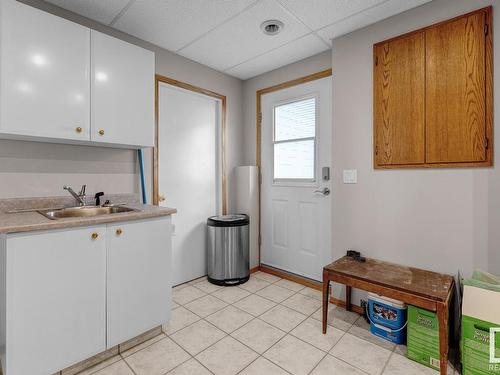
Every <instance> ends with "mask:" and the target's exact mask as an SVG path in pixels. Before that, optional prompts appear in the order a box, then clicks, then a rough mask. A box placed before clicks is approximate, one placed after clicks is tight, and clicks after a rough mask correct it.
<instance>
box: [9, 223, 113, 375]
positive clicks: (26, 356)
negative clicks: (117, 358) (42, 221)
mask: <svg viewBox="0 0 500 375" xmlns="http://www.w3.org/2000/svg"><path fill="white" fill-rule="evenodd" d="M105 234H106V227H105V226H104V225H101V226H95V227H85V228H78V229H64V230H55V231H42V232H30V233H26V234H12V235H7V238H6V242H5V249H4V250H3V252H2V259H3V260H4V262H5V263H3V264H4V267H5V269H6V279H5V293H6V304H5V306H6V314H5V315H6V347H5V348H3V349H4V350H5V352H3V353H2V358H3V359H4V360H5V363H4V364H3V366H4V370H5V374H6V375H27V374H29V375H47V374H52V373H54V372H56V371H58V370H61V369H63V368H65V367H68V366H70V365H72V364H74V363H76V362H79V361H81V360H84V359H86V358H88V357H91V356H93V355H95V354H97V353H99V352H101V351H103V350H105V347H106V345H105V342H106V332H105V323H106V322H105V316H106V307H105V303H106V300H105V298H106V295H105V290H106V285H105V282H106V269H105V264H106V263H105V257H106V249H105V244H106V241H105ZM0 247H1V246H0ZM2 351H3V350H2Z"/></svg>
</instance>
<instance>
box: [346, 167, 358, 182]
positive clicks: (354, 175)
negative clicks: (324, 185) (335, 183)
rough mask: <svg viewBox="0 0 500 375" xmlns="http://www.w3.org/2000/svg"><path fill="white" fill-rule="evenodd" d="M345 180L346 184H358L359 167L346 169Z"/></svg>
mask: <svg viewBox="0 0 500 375" xmlns="http://www.w3.org/2000/svg"><path fill="white" fill-rule="evenodd" d="M343 180H344V184H357V183H358V170H357V169H344V173H343Z"/></svg>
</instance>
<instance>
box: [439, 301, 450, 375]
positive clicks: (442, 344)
mask: <svg viewBox="0 0 500 375" xmlns="http://www.w3.org/2000/svg"><path fill="white" fill-rule="evenodd" d="M448 314H449V311H448V305H447V304H445V303H438V304H437V316H438V320H439V354H440V356H441V363H440V369H441V375H447V372H448Z"/></svg>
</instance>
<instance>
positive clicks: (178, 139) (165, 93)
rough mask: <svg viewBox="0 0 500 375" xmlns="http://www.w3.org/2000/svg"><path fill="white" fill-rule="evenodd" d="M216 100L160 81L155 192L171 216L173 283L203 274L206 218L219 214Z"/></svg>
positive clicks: (204, 271) (217, 109) (179, 282)
mask: <svg viewBox="0 0 500 375" xmlns="http://www.w3.org/2000/svg"><path fill="white" fill-rule="evenodd" d="M219 119H220V105H219V101H218V100H216V99H214V98H211V97H208V96H205V95H201V94H198V93H194V92H191V91H187V90H183V89H179V88H177V87H174V86H171V85H168V84H164V83H160V87H159V121H158V191H159V194H160V196H163V197H164V198H165V200H164V201H162V202H160V204H161V205H165V206H170V207H175V208H177V209H178V213H177V214H176V215H174V216H173V217H172V222H173V233H172V272H173V275H172V280H173V285H178V284H181V283H183V282H186V281H189V280H192V279H195V278H197V277H201V276H203V275H206V274H207V262H206V237H207V235H206V221H207V218H208V217H210V216H213V215H217V214H219V213H220V207H221V204H220V183H221V179H220V157H219V152H218V150H219V141H220V136H219V125H218V124H219Z"/></svg>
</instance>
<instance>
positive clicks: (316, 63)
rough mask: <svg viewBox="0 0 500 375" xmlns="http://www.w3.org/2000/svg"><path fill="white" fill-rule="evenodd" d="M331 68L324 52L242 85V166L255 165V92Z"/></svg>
mask: <svg viewBox="0 0 500 375" xmlns="http://www.w3.org/2000/svg"><path fill="white" fill-rule="evenodd" d="M331 67H332V54H331V51H325V52H322V53H320V54H317V55H315V56H311V57H308V58H307V59H304V60H301V61H297V62H295V63H293V64H290V65H286V66H284V67H282V68H278V69H275V70H273V71H270V72H268V73H265V74H261V75H260V76H257V77H254V78H251V79H248V80H246V81H245V82H244V83H243V116H244V123H245V127H244V137H245V147H244V150H243V151H244V157H243V160H244V163H245V164H244V165H255V163H256V159H255V153H256V125H255V124H256V118H255V116H256V115H255V113H256V96H255V95H256V91H257V90H260V89H263V88H266V87H269V86H273V85H277V84H279V83H283V82H287V81H291V80H293V79H296V78H300V77H303V76H306V75H309V74H313V73H317V72H320V71H322V70H326V69H330V68H331Z"/></svg>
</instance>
